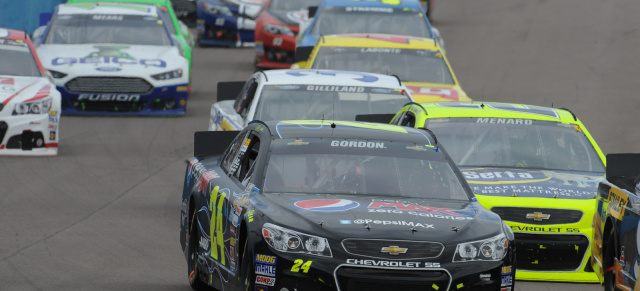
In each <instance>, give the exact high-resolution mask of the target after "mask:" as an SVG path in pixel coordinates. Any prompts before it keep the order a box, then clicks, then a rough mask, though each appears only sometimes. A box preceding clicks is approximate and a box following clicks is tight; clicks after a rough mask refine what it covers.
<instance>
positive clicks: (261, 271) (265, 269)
mask: <svg viewBox="0 0 640 291" xmlns="http://www.w3.org/2000/svg"><path fill="white" fill-rule="evenodd" d="M256 274H258V275H265V276H275V275H276V266H270V265H262V264H256Z"/></svg>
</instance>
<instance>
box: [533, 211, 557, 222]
mask: <svg viewBox="0 0 640 291" xmlns="http://www.w3.org/2000/svg"><path fill="white" fill-rule="evenodd" d="M549 217H551V214H543V213H542V212H534V213H527V219H533V220H535V221H542V220H543V219H549Z"/></svg>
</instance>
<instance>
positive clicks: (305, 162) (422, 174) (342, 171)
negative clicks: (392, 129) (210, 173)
mask: <svg viewBox="0 0 640 291" xmlns="http://www.w3.org/2000/svg"><path fill="white" fill-rule="evenodd" d="M451 165H452V164H450V163H449V162H447V160H446V159H445V158H444V155H443V154H442V152H436V151H435V150H433V148H430V147H428V146H425V145H424V144H420V145H419V144H412V143H405V142H397V141H394V142H391V141H381V140H370V139H368V140H350V139H339V138H313V139H311V138H310V139H283V140H275V141H273V143H272V146H271V155H270V158H269V161H268V163H267V169H266V175H265V180H264V183H265V184H264V192H265V193H266V194H268V193H297V194H306V193H308V194H357V195H379V196H392V197H412V198H433V199H454V200H467V201H468V200H469V197H470V196H469V195H470V194H469V193H467V190H465V187H464V186H463V184H462V183H463V180H461V178H460V177H459V176H458V175H456V174H455V172H454V170H453V168H452V166H451Z"/></svg>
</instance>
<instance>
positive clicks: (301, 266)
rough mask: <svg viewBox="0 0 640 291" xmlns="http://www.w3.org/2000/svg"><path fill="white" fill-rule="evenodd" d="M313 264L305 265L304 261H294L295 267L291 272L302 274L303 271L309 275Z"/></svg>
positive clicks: (308, 262)
mask: <svg viewBox="0 0 640 291" xmlns="http://www.w3.org/2000/svg"><path fill="white" fill-rule="evenodd" d="M311 263H313V261H307V262H306V263H305V262H304V261H303V260H300V259H297V260H295V261H293V267H291V272H300V269H302V272H303V273H309V268H310V267H311Z"/></svg>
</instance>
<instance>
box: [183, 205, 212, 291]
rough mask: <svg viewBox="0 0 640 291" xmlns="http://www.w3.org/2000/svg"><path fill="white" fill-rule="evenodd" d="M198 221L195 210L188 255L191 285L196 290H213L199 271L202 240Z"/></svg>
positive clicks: (191, 224) (190, 226) (190, 229)
mask: <svg viewBox="0 0 640 291" xmlns="http://www.w3.org/2000/svg"><path fill="white" fill-rule="evenodd" d="M197 225H198V224H197V222H196V213H195V211H194V212H193V215H192V217H191V220H190V221H189V247H188V248H189V253H188V256H187V276H188V278H189V286H191V289H193V290H196V291H209V290H213V288H211V287H210V286H209V285H207V284H206V283H205V282H203V281H202V280H201V279H200V274H199V273H198V253H197V252H198V245H197V244H198V242H199V241H200V231H199V230H198V227H197Z"/></svg>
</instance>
